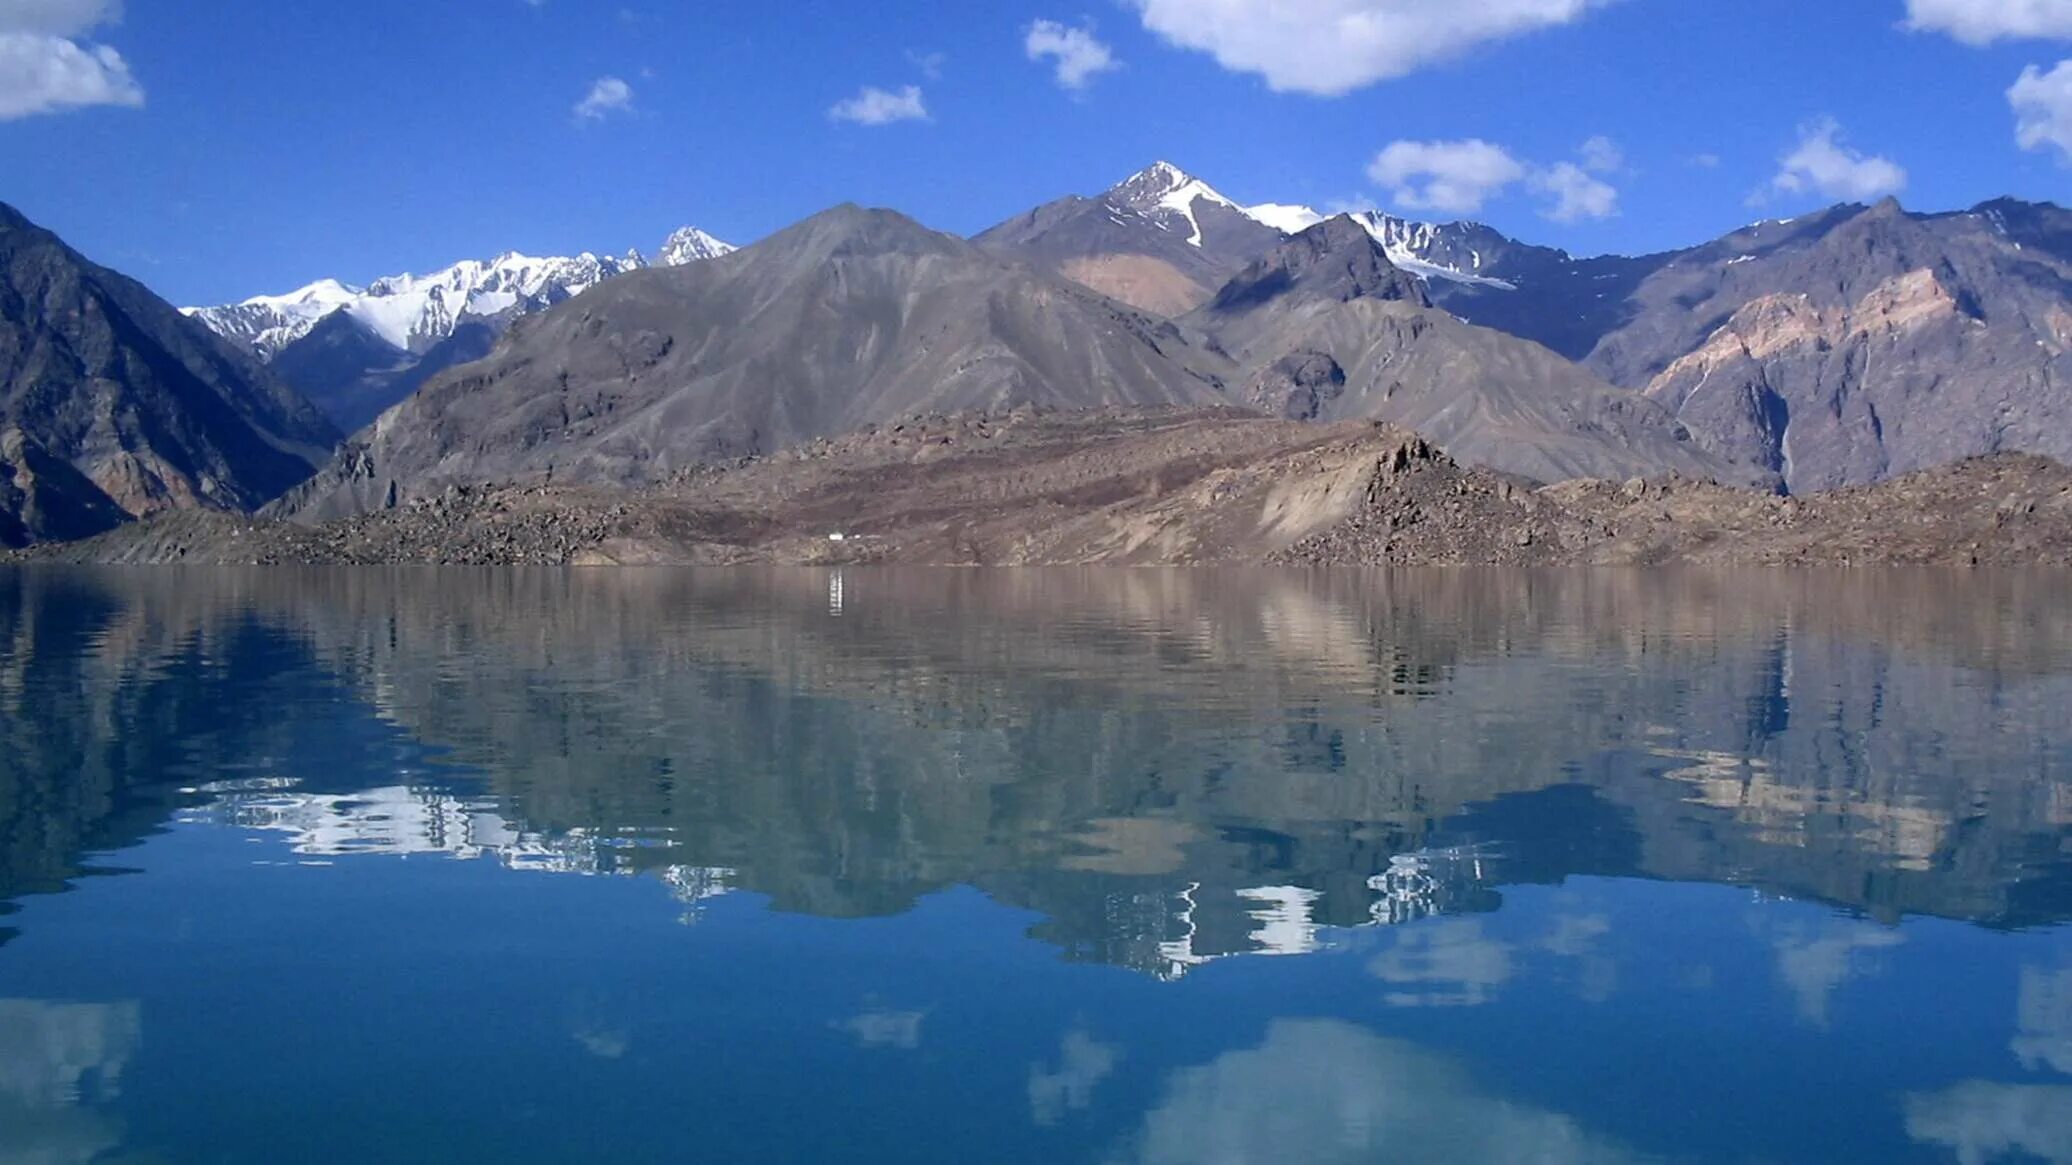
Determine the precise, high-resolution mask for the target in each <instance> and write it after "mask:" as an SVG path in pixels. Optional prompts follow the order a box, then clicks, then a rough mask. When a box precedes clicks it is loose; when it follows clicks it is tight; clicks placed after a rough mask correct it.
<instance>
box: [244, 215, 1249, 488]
mask: <svg viewBox="0 0 2072 1165" xmlns="http://www.w3.org/2000/svg"><path fill="white" fill-rule="evenodd" d="M1184 350H1185V345H1184V343H1183V342H1182V341H1181V340H1180V337H1179V334H1178V332H1177V331H1176V330H1175V329H1173V328H1172V326H1171V325H1169V324H1166V323H1164V322H1163V321H1156V320H1153V319H1151V318H1149V317H1146V316H1143V315H1141V314H1139V313H1137V312H1135V311H1133V310H1131V309H1128V308H1125V307H1123V306H1122V305H1120V304H1117V303H1115V302H1114V301H1112V300H1107V299H1104V298H1102V297H1100V296H1098V295H1095V294H1094V293H1092V292H1090V291H1087V290H1085V289H1083V288H1080V287H1077V286H1074V285H1072V284H1069V283H1066V282H1063V281H1061V280H1057V279H1053V278H1051V277H1048V276H1045V275H1043V274H1041V273H1039V272H1037V271H1035V270H1034V269H1032V268H1029V267H1025V266H1023V265H1020V264H1017V263H1012V262H1008V261H1005V260H1002V259H1000V258H997V257H995V256H993V255H991V254H988V253H986V252H983V251H980V250H978V249H977V248H975V247H973V246H971V245H970V244H968V243H965V242H963V241H961V240H958V239H956V238H953V237H950V236H948V235H941V234H937V233H935V232H933V231H930V230H927V229H926V228H924V227H921V226H920V225H918V224H916V223H914V222H912V221H911V220H909V219H906V218H903V217H901V216H899V215H897V214H893V213H891V212H889V211H878V210H864V209H861V208H858V207H853V206H852V207H841V208H838V209H836V210H832V211H829V212H827V213H825V214H821V215H818V216H816V217H814V218H812V219H809V220H807V221H806V222H804V223H801V224H799V225H798V226H796V227H793V228H791V229H790V230H787V231H784V232H782V233H781V234H779V235H777V236H775V237H773V238H771V239H768V240H766V241H764V242H762V243H760V244H758V245H756V246H754V247H751V248H748V249H747V250H744V251H740V252H736V253H735V254H732V255H729V256H726V257H724V258H720V259H714V260H709V261H706V262H702V263H698V264H693V265H691V266H689V267H683V268H675V269H669V270H648V271H639V272H634V273H632V274H629V275H625V276H621V277H619V278H617V279H615V280H612V281H610V282H608V283H605V284H603V285H601V286H599V287H597V288H595V289H593V290H592V291H591V292H589V293H587V294H585V295H583V296H581V297H579V298H578V299H575V300H572V301H570V302H569V303H566V304H563V305H561V306H559V307H557V308H554V309H552V310H550V311H548V312H546V313H544V314H541V315H538V316H533V317H528V318H527V319H525V320H523V321H521V322H520V323H519V324H518V326H517V327H516V328H515V329H514V330H513V331H512V333H511V334H510V336H509V337H508V338H507V339H506V340H505V341H504V342H503V343H502V344H501V345H499V347H498V348H497V349H496V351H495V352H494V353H492V354H491V355H490V356H489V358H488V359H486V360H483V361H480V362H478V363H475V364H471V365H468V366H465V367H463V368H460V369H457V370H454V371H452V372H450V373H447V374H446V375H444V376H441V377H438V378H436V379H434V380H433V381H432V382H431V383H430V384H428V385H426V386H425V387H424V388H423V389H422V390H420V391H419V392H418V393H417V395H415V396H414V397H412V398H411V399H410V400H408V401H406V402H405V403H404V404H402V405H401V406H399V407H397V408H396V409H394V410H393V411H391V412H389V413H388V414H386V415H385V416H383V417H382V418H381V420H380V421H379V422H378V423H377V424H376V425H374V426H373V427H372V428H371V429H369V430H367V431H366V432H365V433H363V434H361V435H360V438H359V442H358V447H356V448H355V447H349V448H348V449H347V450H346V452H345V453H344V454H342V455H341V457H340V458H339V460H338V461H337V462H335V463H334V465H333V466H332V467H331V469H329V470H327V471H326V473H325V474H324V475H322V476H320V477H319V478H318V479H317V480H316V481H314V482H312V483H311V484H310V486H309V487H307V488H306V489H304V490H302V491H299V492H298V495H297V496H295V497H294V498H291V499H290V500H289V501H288V502H287V503H286V507H285V508H287V509H288V510H290V512H293V513H295V514H296V515H297V516H305V515H307V516H317V517H322V516H331V515H334V514H338V513H347V512H354V511H356V510H363V509H366V508H370V507H373V506H379V505H381V504H384V501H385V500H386V499H387V498H388V497H390V496H391V495H392V494H399V495H402V496H408V495H411V494H418V493H423V492H427V491H431V490H436V489H439V488H441V487H443V486H444V485H445V484H446V483H448V482H456V481H458V482H474V481H495V480H512V479H521V480H522V479H528V478H543V477H548V476H553V477H554V478H555V479H557V480H568V479H573V480H582V481H593V482H605V483H613V484H626V483H632V482H638V481H644V480H655V479H658V478H662V477H666V476H668V475H669V474H671V473H672V472H675V471H677V470H680V469H684V468H687V467H689V466H691V465H694V464H696V463H698V462H700V461H705V460H711V459H716V458H727V457H735V456H741V455H745V454H753V453H766V452H772V451H776V450H781V449H785V448H787V447H790V446H792V445H795V444H797V443H798V442H800V441H804V440H809V439H812V438H816V437H824V436H831V435H834V434H838V433H842V432H846V431H848V430H851V429H855V428H857V427H858V426H861V425H865V424H869V423H872V422H880V421H890V420H894V419H897V418H900V417H904V416H910V415H914V414H919V413H928V412H948V411H957V410H966V409H977V408H1003V407H1012V406H1016V405H1024V404H1030V405H1042V406H1049V407H1058V408H1087V407H1093V406H1097V405H1106V404H1129V405H1170V404H1199V403H1214V402H1216V401H1217V400H1219V399H1220V398H1219V396H1218V392H1217V389H1216V386H1215V385H1214V384H1213V383H1212V382H1211V381H1210V380H1208V379H1206V378H1205V377H1204V376H1202V375H1201V374H1199V373H1197V372H1196V371H1194V370H1193V368H1192V367H1191V365H1190V363H1189V362H1188V361H1187V360H1185V359H1183V358H1176V354H1182V353H1184ZM391 483H394V489H393V490H391Z"/></svg>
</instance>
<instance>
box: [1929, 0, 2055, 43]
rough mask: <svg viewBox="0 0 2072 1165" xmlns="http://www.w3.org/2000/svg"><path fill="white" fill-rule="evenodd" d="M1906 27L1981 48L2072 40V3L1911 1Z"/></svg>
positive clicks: (2040, 0)
mask: <svg viewBox="0 0 2072 1165" xmlns="http://www.w3.org/2000/svg"><path fill="white" fill-rule="evenodd" d="M1906 26H1907V27H1908V28H1910V29H1913V30H1914V31H1916V32H1946V33H1948V34H1950V35H1951V36H1952V37H1955V38H1956V39H1958V40H1960V41H1963V42H1964V43H1965V44H1968V45H1979V46H1983V45H1989V44H1992V43H1993V42H1994V41H1998V40H2029V39H2044V40H2062V39H2072V0H1907V21H1906Z"/></svg>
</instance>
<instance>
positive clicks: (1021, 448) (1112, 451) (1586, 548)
mask: <svg viewBox="0 0 2072 1165" xmlns="http://www.w3.org/2000/svg"><path fill="white" fill-rule="evenodd" d="M5 560H6V561H13V562H52V563H110V564H164V563H187V564H220V565H232V564H300V565H330V564H404V563H420V564H449V565H463V564H465V565H518V564H536V565H613V564H620V565H696V564H729V563H775V564H787V563H789V564H830V563H886V564H907V565H960V566H964V565H1050V564H1090V563H1114V564H1197V563H1200V564H1207V563H1228V564H1246V563H1250V564H1269V563H1270V564H1278V565H1289V566H1369V565H1400V566H1430V565H1452V566H1467V565H1511V566H1558V565H1618V566H1634V565H1667V564H1676V563H1692V564H1698V563H1703V564H1762V565H1809V566H1813V565H1818V566H1872V565H1887V564H1933V565H1949V566H1972V565H1979V566H2043V565H2050V566H2066V565H2072V469H2068V468H2067V467H2065V466H2064V465H2062V464H2059V463H2057V462H2055V461H2051V460H2048V459H2045V458H2041V457H2034V456H2027V455H2001V456H1996V457H1989V458H1977V459H1972V460H1968V461H1962V462H1957V463H1953V464H1951V465H1948V466H1944V467H1940V468H1937V469H1934V470H1929V471H1925V472H1921V473H1916V474H1911V475H1907V476H1904V477H1899V478H1894V479H1892V480H1890V481H1886V482H1883V483H1880V484H1878V485H1874V486H1866V487H1860V488H1854V489H1845V490H1836V491H1832V492H1827V493H1821V494H1815V495H1810V496H1806V497H1785V496H1779V495H1776V494H1770V493H1764V492H1761V491H1757V490H1750V489H1741V488H1734V487H1729V486H1722V485H1717V484H1713V483H1709V482H1695V481H1689V480H1680V479H1673V478H1672V479H1666V480H1657V481H1640V480H1633V481H1626V482H1607V481H1591V480H1579V481H1569V482H1563V483H1560V484H1557V485H1552V486H1536V485H1534V484H1532V483H1530V482H1526V481H1524V480H1522V479H1518V478H1514V477H1510V476H1507V475H1504V474H1499V473H1495V472H1492V471H1489V470H1484V469H1471V468H1465V467H1463V466H1461V465H1459V464H1457V463H1455V462H1454V461H1453V460H1452V459H1450V458H1449V457H1447V456H1446V455H1445V454H1444V453H1442V452H1440V451H1439V450H1438V449H1437V448H1435V447H1434V446H1433V445H1431V444H1430V443H1429V442H1427V441H1425V440H1424V439H1422V438H1420V437H1418V436H1416V435H1415V434H1412V433H1410V432H1408V431H1406V430H1402V429H1398V428H1394V427H1392V426H1388V425H1381V424H1373V423H1367V422H1346V423H1341V424H1334V425H1317V424H1310V423H1302V422H1295V421H1283V420H1272V419H1267V418H1262V417H1259V416H1256V415H1254V414H1249V413H1245V412H1242V411H1239V410H1234V409H1210V410H1193V411H1183V412H1170V411H1123V410H1101V411H1096V412H1082V413H1063V412H1061V413H1041V412H1035V411H1030V410H1021V411H1017V412H1014V413H1010V414H965V415H959V416H950V417H928V418H921V419H916V420H913V421H909V422H907V423H903V424H897V425H890V426H878V427H872V428H869V429H866V430H864V431H861V432H859V433H856V434H853V435H851V436H848V437H843V438H839V439H835V440H828V441H820V442H816V443H814V444H812V445H809V446H806V447H803V448H800V449H798V450H796V451H793V452H789V453H784V454H780V455H777V456H772V457H765V458H756V459H748V460H743V461H739V462H735V463H732V464H728V465H724V466H715V467H701V468H698V469H695V470H691V471H688V472H686V473H683V474H680V475H678V476H676V477H674V478H672V479H671V480H669V481H667V482H664V483H661V484H658V485H653V486H648V487H643V488H638V489H630V490H626V489H610V488H603V487H592V486H564V485H554V484H549V483H547V482H544V481H541V482H527V483H514V484H506V485H495V486H467V485H454V486H450V487H447V488H446V489H444V490H443V491H441V492H437V493H433V494H430V495H428V496H425V497H421V498H418V499H415V500H412V501H408V502H405V503H403V504H401V505H398V506H397V507H395V508H392V509H387V510H382V511H378V512H376V513H372V514H367V515H361V516H355V517H350V518H344V519H338V520H333V521H329V522H324V523H321V524H316V525H298V524H295V523H292V522H287V521H280V520H272V519H264V518H252V517H244V516H235V515H228V514H222V513H212V512H201V511H182V512H174V513H167V514H163V515H160V516H158V517H156V518H153V519H151V520H149V521H144V522H138V523H132V524H130V525H127V526H124V527H121V528H119V529H117V530H114V531H112V532H110V533H107V534H104V535H101V536H99V537H96V538H92V539H88V540H86V541H81V542H73V543H64V544H55V545H43V546H37V547H32V548H30V549H28V550H25V551H17V552H14V553H13V554H11V555H9V556H7V558H6V559H5Z"/></svg>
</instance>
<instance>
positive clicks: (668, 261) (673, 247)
mask: <svg viewBox="0 0 2072 1165" xmlns="http://www.w3.org/2000/svg"><path fill="white" fill-rule="evenodd" d="M733 252H734V245H733V244H732V243H724V242H721V241H720V240H718V239H716V238H713V237H712V236H711V235H708V234H706V233H705V232H704V231H701V230H699V229H698V228H697V227H681V228H678V229H677V230H676V231H675V232H674V233H673V234H671V235H670V236H669V238H668V239H667V240H665V241H664V242H663V243H662V249H661V250H660V251H657V252H656V253H655V266H657V267H681V266H683V265H684V264H686V263H695V262H697V261H698V260H700V259H717V258H719V257H720V256H721V255H730V254H732V253H733Z"/></svg>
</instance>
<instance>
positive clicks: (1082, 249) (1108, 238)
mask: <svg viewBox="0 0 2072 1165" xmlns="http://www.w3.org/2000/svg"><path fill="white" fill-rule="evenodd" d="M1302 210H1303V208H1300V207H1266V208H1262V213H1263V214H1264V215H1265V217H1267V218H1271V219H1273V220H1274V221H1277V222H1281V223H1289V222H1292V221H1298V220H1299V219H1300V217H1301V213H1302ZM1282 237H1283V234H1282V231H1281V230H1280V229H1279V227H1277V226H1274V225H1269V223H1268V222H1266V221H1262V218H1261V217H1260V216H1257V215H1255V214H1254V213H1252V212H1251V211H1248V210H1246V209H1245V208H1243V207H1240V206H1239V205H1238V204H1236V203H1235V202H1232V201H1231V200H1230V199H1228V198H1225V197H1224V196H1223V195H1222V194H1220V193H1218V192H1217V191H1216V190H1215V189H1214V188H1212V187H1210V186H1209V185H1208V184H1207V183H1205V182H1203V181H1201V180H1200V179H1198V178H1195V177H1194V176H1192V175H1190V174H1188V173H1186V172H1185V171H1183V170H1181V169H1179V168H1178V167H1176V166H1174V165H1172V164H1171V163H1168V162H1159V163H1156V164H1155V165H1153V166H1151V167H1149V168H1147V169H1145V170H1143V171H1140V172H1139V173H1136V174H1133V175H1131V176H1130V177H1128V178H1126V179H1124V180H1123V181H1122V182H1120V183H1118V184H1116V185H1115V186H1114V187H1112V188H1111V189H1109V190H1108V191H1106V192H1105V193H1103V194H1100V195H1098V196H1096V197H1093V198H1082V197H1079V196H1076V195H1075V196H1071V197H1067V198H1061V199H1058V200H1056V201H1054V202H1049V203H1045V204H1044V205H1042V206H1039V207H1037V208H1036V209H1034V210H1032V211H1029V212H1028V213H1027V214H1023V215H1019V216H1017V217H1015V218H1012V219H1009V220H1008V221H1006V222H1004V223H1001V224H999V225H998V226H995V227H993V228H991V229H989V230H987V231H985V232H984V233H982V234H980V235H978V236H977V237H976V238H974V239H973V240H972V241H973V242H975V243H977V244H978V245H979V246H981V247H984V248H986V249H988V250H992V251H997V252H1000V253H1002V254H1006V255H1011V256H1013V257H1015V258H1018V259H1021V260H1024V261H1026V262H1029V263H1032V264H1034V265H1036V266H1038V267H1041V268H1043V269H1045V270H1049V271H1055V272H1057V273H1058V274H1061V275H1063V276H1065V277H1066V278H1068V279H1071V280H1073V281H1075V282H1077V283H1080V284H1083V285H1085V286H1087V287H1091V288H1093V289H1094V290H1096V291H1099V292H1101V293H1102V294H1104V295H1107V296H1109V297H1111V298H1113V299H1117V300H1120V301H1122V302H1123V303H1127V304H1130V305H1132V306H1134V307H1139V308H1142V309H1143V310H1145V311H1149V312H1154V313H1157V314H1159V315H1167V316H1173V315H1179V314H1181V313H1183V312H1186V311H1188V310H1190V309H1192V308H1194V307H1196V306H1198V305H1200V304H1201V303H1203V302H1205V301H1206V300H1207V299H1208V298H1209V296H1210V295H1211V294H1212V293H1213V292H1214V290H1215V289H1216V288H1217V287H1219V286H1221V285H1222V283H1223V281H1224V280H1226V279H1228V278H1229V277H1230V276H1231V275H1233V274H1235V273H1236V272H1237V270H1238V269H1239V268H1241V267H1243V266H1244V265H1245V264H1246V263H1248V262H1250V261H1251V260H1252V259H1254V258H1256V257H1258V256H1259V255H1260V254H1262V253H1264V252H1265V251H1266V250H1268V249H1269V248H1271V247H1273V246H1274V245H1276V244H1277V243H1279V242H1280V241H1281V239H1282Z"/></svg>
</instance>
